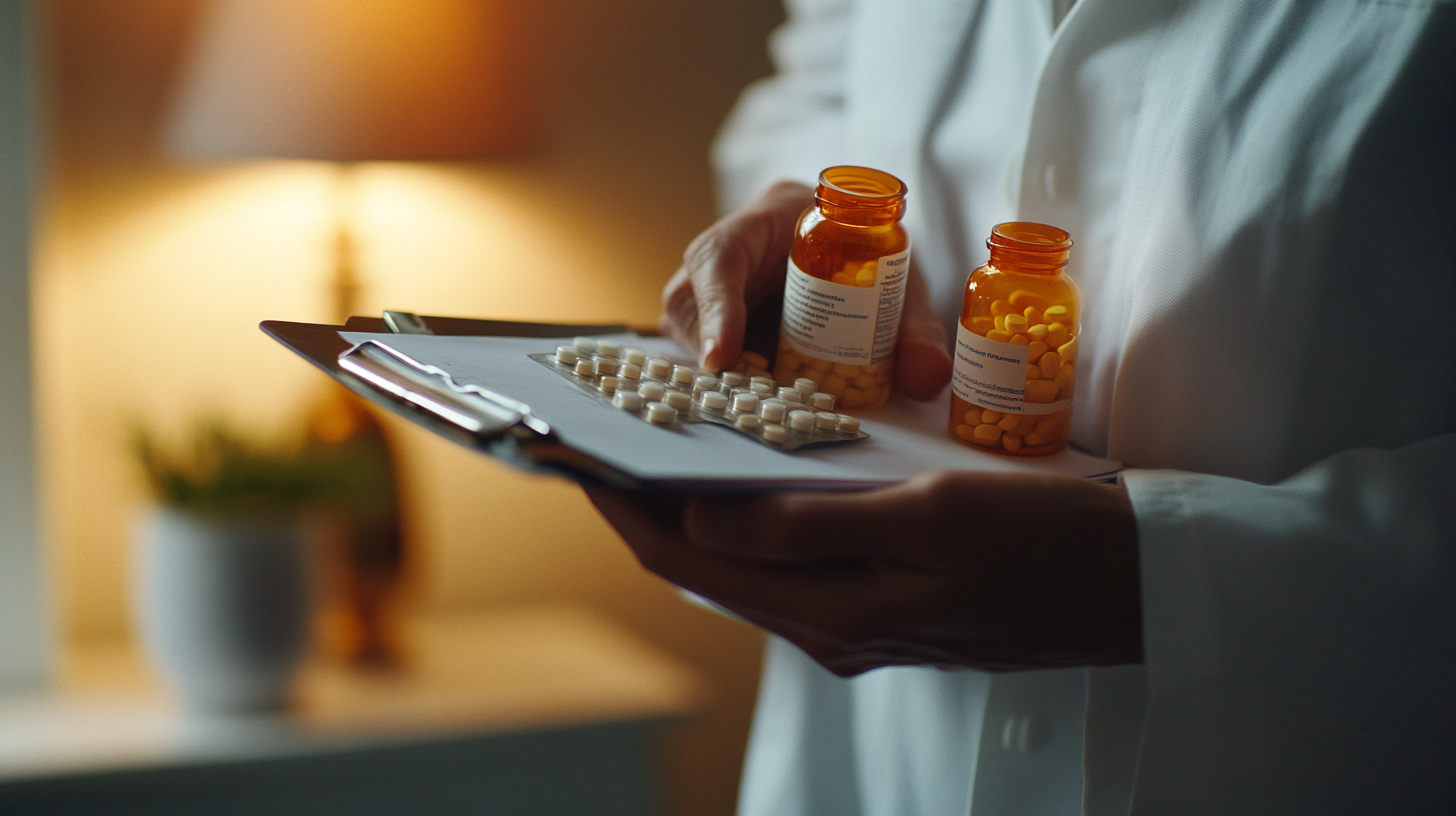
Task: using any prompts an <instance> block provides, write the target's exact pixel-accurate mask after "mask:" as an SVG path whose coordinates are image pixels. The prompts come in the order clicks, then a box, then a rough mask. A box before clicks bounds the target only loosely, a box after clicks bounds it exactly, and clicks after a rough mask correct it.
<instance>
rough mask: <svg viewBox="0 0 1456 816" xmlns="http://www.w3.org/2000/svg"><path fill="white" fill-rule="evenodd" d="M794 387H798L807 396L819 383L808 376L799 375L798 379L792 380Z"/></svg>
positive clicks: (816, 389)
mask: <svg viewBox="0 0 1456 816" xmlns="http://www.w3.org/2000/svg"><path fill="white" fill-rule="evenodd" d="M794 387H795V388H797V389H799V391H800V392H802V393H803V395H804V396H805V397H807V396H809V395H810V394H812V393H814V392H815V391H818V390H819V383H816V382H814V381H813V380H811V379H809V378H808V377H800V378H799V379H797V380H794Z"/></svg>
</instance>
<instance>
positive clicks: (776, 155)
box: [713, 0, 853, 212]
mask: <svg viewBox="0 0 1456 816" xmlns="http://www.w3.org/2000/svg"><path fill="white" fill-rule="evenodd" d="M787 6H788V12H789V19H788V22H786V23H785V24H784V25H783V26H781V27H780V28H779V29H778V30H776V31H775V32H774V34H773V36H772V38H771V39H770V41H769V49H770V51H771V53H772V56H773V61H774V65H775V66H776V68H777V73H775V74H774V75H773V76H771V77H769V78H767V79H764V80H760V81H759V82H756V83H754V84H752V85H750V86H749V87H748V88H747V89H746V90H745V91H744V92H743V95H742V97H740V98H739V100H738V104H737V106H736V107H735V108H734V110H733V113H732V114H731V115H730V116H729V118H728V121H727V122H726V123H724V125H723V129H722V131H721V132H720V133H719V136H718V140H717V142H716V143H715V145H714V147H713V163H714V166H715V168H716V170H717V173H718V179H719V182H718V184H719V189H718V203H719V206H720V207H721V209H722V211H723V212H729V211H731V210H734V209H736V208H738V207H741V206H743V205H744V204H747V203H748V202H750V201H752V200H753V199H754V198H755V197H756V196H757V195H758V194H759V193H761V192H762V191H763V189H764V188H766V187H767V186H769V185H770V184H772V183H773V182H775V181H780V180H784V179H788V180H791V181H799V182H802V183H804V184H813V183H814V180H815V179H816V178H817V177H818V174H819V171H820V170H821V169H823V168H824V167H827V166H829V165H831V164H833V163H835V162H836V161H837V160H838V158H837V157H838V156H839V155H840V154H841V153H842V150H843V143H844V133H843V126H842V123H843V117H844V101H845V80H844V54H845V51H846V45H847V43H848V40H849V35H850V19H851V17H852V11H853V9H852V3H851V2H850V0H788V2H787Z"/></svg>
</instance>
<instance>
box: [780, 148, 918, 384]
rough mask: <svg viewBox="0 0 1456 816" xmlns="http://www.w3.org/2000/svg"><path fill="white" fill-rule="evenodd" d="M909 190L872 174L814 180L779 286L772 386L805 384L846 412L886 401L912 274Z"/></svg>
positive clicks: (831, 173) (843, 173)
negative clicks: (905, 218)
mask: <svg viewBox="0 0 1456 816" xmlns="http://www.w3.org/2000/svg"><path fill="white" fill-rule="evenodd" d="M904 214H905V183H904V182H902V181H900V180H899V179H897V178H895V177H894V176H892V175H890V174H889V173H885V172H882V171H880V170H874V169H871V168H868V167H851V166H841V167H830V168H829V169H827V170H825V171H824V172H822V173H820V174H819V186H818V188H817V189H816V190H815V191H814V205H813V206H811V207H810V208H809V209H807V210H805V211H804V214H803V215H802V216H800V217H799V225H798V228H797V230H796V231H795V234H794V246H793V249H792V250H791V251H790V254H789V269H788V275H787V277H786V279H785V281H784V317H783V323H782V325H781V326H780V328H779V345H778V354H777V356H776V359H775V361H774V379H775V380H777V381H778V382H779V383H780V384H783V385H792V384H793V383H794V381H795V380H798V379H801V378H804V379H809V380H812V381H813V382H814V386H815V389H816V390H818V391H822V392H824V393H826V394H833V395H834V401H835V404H836V405H838V406H839V408H841V409H844V410H851V411H852V410H855V409H860V408H873V407H875V406H877V405H880V404H881V403H883V402H884V401H885V400H886V399H888V398H889V396H890V382H891V379H892V377H893V375H894V366H895V339H896V336H897V335H898V333H899V331H900V311H901V308H902V307H903V306H904V303H905V283H906V281H907V280H908V278H909V271H910V234H909V233H908V232H906V230H905V227H904V226H903V225H902V224H901V223H900V219H901V217H902V216H904Z"/></svg>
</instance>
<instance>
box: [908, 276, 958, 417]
mask: <svg viewBox="0 0 1456 816" xmlns="http://www.w3.org/2000/svg"><path fill="white" fill-rule="evenodd" d="M950 373H951V357H950V338H949V336H947V335H946V333H945V327H944V326H942V325H941V323H940V317H939V315H937V314H936V313H935V309H933V308H931V305H930V291H929V289H927V288H926V286H925V279H924V278H923V277H921V275H920V268H919V267H917V266H915V265H914V261H913V260H912V261H911V267H910V279H909V280H908V281H907V282H906V284H905V309H904V311H903V312H901V314H900V336H899V339H898V340H897V341H896V346H895V388H896V389H897V390H899V391H901V392H903V393H904V394H906V395H907V396H910V397H913V398H914V399H918V400H928V399H934V398H935V397H936V395H938V394H939V393H940V391H941V389H943V388H945V384H946V383H948V382H950Z"/></svg>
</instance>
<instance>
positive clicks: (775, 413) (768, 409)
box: [758, 399, 788, 422]
mask: <svg viewBox="0 0 1456 816" xmlns="http://www.w3.org/2000/svg"><path fill="white" fill-rule="evenodd" d="M787 410H788V406H786V405H784V402H783V400H776V399H770V400H764V401H763V402H760V403H759V404H758V415H759V416H761V417H763V421H764V422H783V421H784V413H785V412H786V411H787Z"/></svg>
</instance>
